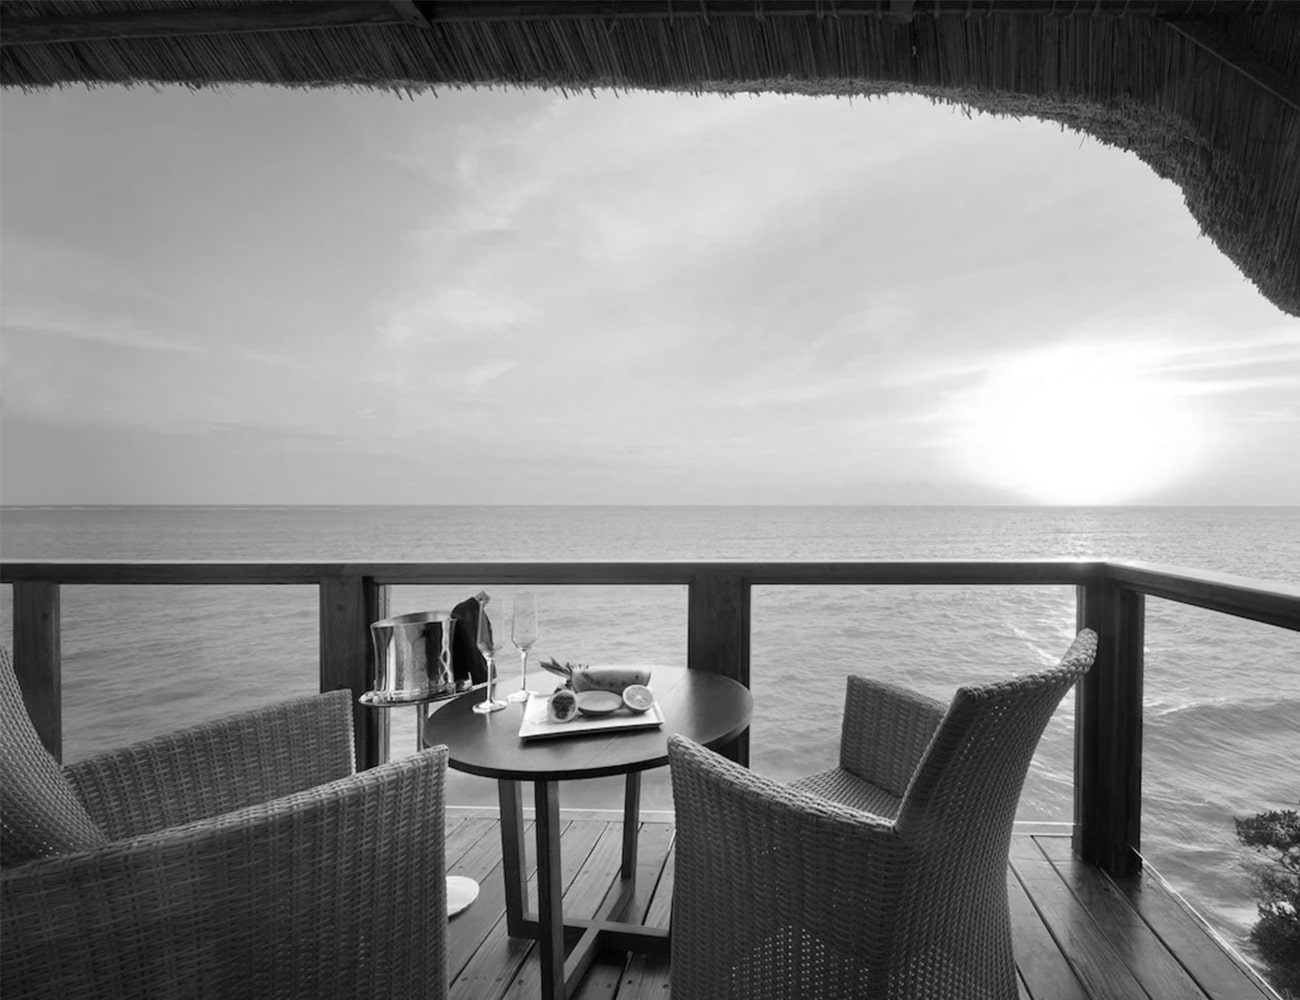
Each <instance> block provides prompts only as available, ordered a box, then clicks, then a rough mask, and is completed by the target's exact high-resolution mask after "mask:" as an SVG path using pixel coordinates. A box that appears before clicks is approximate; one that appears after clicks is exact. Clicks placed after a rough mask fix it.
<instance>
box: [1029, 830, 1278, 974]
mask: <svg viewBox="0 0 1300 1000" xmlns="http://www.w3.org/2000/svg"><path fill="white" fill-rule="evenodd" d="M1051 850H1052V851H1053V852H1056V853H1059V852H1061V850H1062V848H1060V847H1059V846H1053V847H1052V848H1051ZM1066 850H1067V851H1068V848H1066ZM1112 884H1114V885H1115V887H1116V889H1117V890H1118V892H1119V893H1120V894H1121V895H1122V896H1123V897H1124V898H1125V899H1126V900H1127V901H1128V903H1129V906H1130V907H1132V909H1133V911H1134V912H1135V913H1136V914H1137V915H1138V916H1139V917H1141V919H1142V920H1143V921H1144V922H1145V923H1146V924H1147V926H1148V927H1149V928H1150V929H1151V931H1152V933H1154V935H1155V936H1156V937H1157V938H1158V939H1159V940H1160V942H1161V944H1162V945H1163V946H1164V948H1165V949H1166V950H1167V951H1168V953H1169V954H1170V956H1171V957H1172V958H1173V960H1174V961H1176V962H1177V963H1178V964H1179V965H1181V966H1182V968H1183V969H1184V971H1185V972H1186V973H1187V974H1188V976H1189V977H1190V978H1191V979H1192V980H1193V981H1195V983H1196V984H1197V986H1198V987H1199V988H1200V989H1201V990H1202V991H1203V992H1204V994H1205V995H1206V996H1209V997H1213V998H1214V1000H1273V998H1274V997H1276V994H1275V993H1274V992H1273V991H1272V990H1270V989H1269V988H1268V986H1266V985H1265V984H1263V982H1262V981H1261V980H1260V979H1259V977H1258V975H1257V974H1256V973H1255V972H1254V971H1253V970H1252V969H1250V967H1249V966H1247V965H1246V964H1245V963H1244V962H1243V961H1242V960H1241V959H1240V958H1239V957H1238V956H1236V955H1234V954H1233V953H1232V952H1231V951H1230V950H1229V949H1227V947H1226V945H1225V944H1224V942H1222V941H1221V940H1220V939H1219V938H1218V937H1217V936H1216V935H1215V934H1214V932H1213V931H1211V930H1210V929H1209V927H1207V926H1206V925H1205V923H1204V921H1203V920H1202V919H1201V918H1200V917H1199V916H1197V915H1196V914H1195V913H1193V912H1191V911H1190V910H1189V908H1188V907H1187V905H1186V904H1185V903H1183V902H1182V901H1181V900H1180V899H1179V898H1178V897H1177V896H1176V895H1175V894H1174V893H1173V892H1172V891H1171V890H1170V889H1169V888H1168V887H1167V886H1166V885H1165V884H1164V883H1163V881H1162V880H1161V879H1160V877H1159V876H1158V875H1155V874H1153V873H1152V872H1150V871H1145V870H1144V871H1143V872H1141V873H1139V874H1138V875H1136V876H1134V877H1133V878H1132V879H1124V880H1121V881H1115V882H1113V883H1112Z"/></svg>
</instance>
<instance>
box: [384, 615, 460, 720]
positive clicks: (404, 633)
mask: <svg viewBox="0 0 1300 1000" xmlns="http://www.w3.org/2000/svg"><path fill="white" fill-rule="evenodd" d="M455 623H456V619H455V618H454V617H453V616H452V615H451V614H450V613H448V612H446V611H417V612H415V613H414V614H409V615H396V616H394V617H392V618H385V619H383V620H382V621H377V622H373V623H372V624H371V626H370V638H371V640H372V641H373V642H374V646H375V689H374V690H373V691H367V692H366V693H365V694H364V695H362V696H361V700H362V701H363V702H366V703H369V704H393V703H396V702H405V701H422V700H425V699H429V698H444V697H447V696H449V695H452V694H455V693H456V677H455V671H454V669H453V663H452V652H451V648H452V647H451V636H452V631H453V628H454V626H455Z"/></svg>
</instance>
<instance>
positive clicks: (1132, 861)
mask: <svg viewBox="0 0 1300 1000" xmlns="http://www.w3.org/2000/svg"><path fill="white" fill-rule="evenodd" d="M1078 593H1079V596H1078V623H1079V627H1080V628H1091V629H1095V630H1096V632H1097V635H1098V640H1099V641H1098V644H1097V661H1096V663H1095V664H1094V666H1093V668H1092V670H1090V671H1089V672H1088V673H1087V674H1085V675H1084V677H1083V680H1082V681H1081V682H1080V683H1079V685H1078V688H1077V691H1078V694H1077V706H1078V707H1077V711H1076V714H1075V744H1074V851H1075V853H1076V854H1078V855H1079V857H1080V858H1082V859H1083V860H1084V861H1086V862H1088V863H1089V864H1093V865H1096V866H1097V867H1099V868H1101V869H1103V870H1104V871H1107V872H1110V873H1111V874H1113V875H1131V874H1134V873H1136V872H1137V871H1139V870H1140V869H1141V867H1142V858H1141V855H1140V853H1139V851H1140V850H1141V846H1142V673H1143V656H1142V652H1143V643H1144V639H1145V624H1146V610H1145V599H1144V597H1143V595H1142V594H1140V593H1137V592H1136V591H1131V590H1127V589H1124V588H1122V587H1120V586H1119V585H1117V584H1115V583H1113V582H1112V581H1110V580H1108V579H1106V578H1104V577H1103V578H1101V579H1100V580H1097V581H1094V582H1092V583H1089V584H1086V585H1084V586H1081V587H1079V592H1078Z"/></svg>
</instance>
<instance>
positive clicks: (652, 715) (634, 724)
mask: <svg viewBox="0 0 1300 1000" xmlns="http://www.w3.org/2000/svg"><path fill="white" fill-rule="evenodd" d="M548 701H550V696H549V695H540V694H535V695H533V696H532V697H531V698H529V699H528V703H527V704H526V705H525V706H524V717H523V720H522V721H521V722H520V723H519V738H520V739H524V740H542V739H551V738H553V737H557V736H581V735H583V734H584V733H600V732H606V731H618V730H620V729H654V728H655V727H657V726H662V725H663V724H664V713H663V710H662V709H660V707H659V702H657V701H656V702H655V703H654V704H653V705H651V706H650V708H649V709H647V710H646V711H644V712H641V713H640V714H639V715H638V714H637V713H635V712H632V711H630V710H628V709H626V708H624V709H620V710H619V711H617V712H614V713H613V714H612V715H600V716H587V715H577V716H574V717H573V718H572V719H570V720H569V721H568V722H555V721H553V720H552V719H551V718H550V716H548V715H547V702H548Z"/></svg>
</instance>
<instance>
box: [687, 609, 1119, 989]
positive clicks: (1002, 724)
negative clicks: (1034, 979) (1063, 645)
mask: <svg viewBox="0 0 1300 1000" xmlns="http://www.w3.org/2000/svg"><path fill="white" fill-rule="evenodd" d="M1096 642H1097V637H1096V635H1095V634H1094V633H1093V632H1091V631H1089V630H1084V631H1083V632H1080V633H1079V635H1078V636H1077V637H1076V638H1075V641H1074V643H1073V644H1072V645H1071V647H1070V649H1069V651H1068V652H1067V653H1066V655H1065V657H1064V658H1063V659H1062V661H1061V663H1060V665H1059V666H1057V667H1056V668H1054V669H1052V670H1047V671H1044V672H1042V673H1038V674H1034V675H1032V676H1026V677H1019V678H1015V679H1012V680H1009V681H1004V682H1002V683H997V684H988V685H982V686H978V687H963V688H961V689H959V690H958V692H957V694H956V695H955V696H954V697H953V699H952V702H951V704H950V705H949V707H948V710H947V712H946V713H943V714H942V717H940V712H941V709H942V706H940V705H938V704H937V703H933V702H930V703H928V704H926V703H923V702H922V701H917V703H916V704H915V705H911V704H910V702H909V701H908V699H906V698H903V699H899V698H898V697H896V695H897V692H891V694H890V696H889V700H890V702H891V703H892V704H894V705H895V706H896V707H898V708H899V711H900V712H901V714H902V715H903V716H909V715H910V716H911V717H912V718H913V721H914V723H915V725H916V726H918V727H924V728H923V729H919V730H918V732H919V733H920V734H921V735H919V736H918V739H917V740H905V739H900V740H892V739H884V738H881V739H876V738H875V737H872V738H870V739H869V740H868V743H870V742H872V741H873V740H874V742H875V743H878V744H879V748H880V750H881V752H882V753H883V752H885V748H887V747H889V746H891V745H896V746H903V747H908V746H912V745H915V746H916V747H917V748H918V749H917V751H916V753H911V751H910V750H908V751H907V752H908V753H909V754H910V758H911V760H912V761H915V762H916V763H915V767H914V768H913V769H912V774H911V778H910V780H908V781H907V782H906V783H905V784H904V783H903V782H902V781H901V779H900V780H899V781H898V782H897V784H896V785H895V787H899V788H900V790H901V791H902V792H903V794H902V798H901V801H899V800H898V799H897V798H894V797H893V796H892V795H891V794H890V788H887V787H880V788H878V790H877V791H876V792H875V793H873V794H874V795H875V796H876V797H878V798H880V799H881V801H886V800H889V799H891V798H892V799H893V802H894V803H895V804H897V806H898V811H897V817H896V818H895V815H894V811H893V809H892V808H891V809H889V810H887V811H886V812H885V813H883V814H881V813H873V812H872V811H871V809H870V808H869V807H864V806H863V805H861V804H859V803H860V802H862V801H865V800H868V799H870V798H871V795H866V796H865V798H864V796H863V795H857V794H855V795H853V796H850V797H851V798H852V799H853V801H845V800H843V799H841V800H836V799H835V798H834V797H827V796H826V795H825V794H822V793H820V792H819V791H818V789H819V788H822V787H825V788H829V789H831V790H837V791H840V790H842V785H841V784H837V783H836V781H835V780H832V781H830V782H829V783H828V784H826V785H822V784H821V783H820V782H817V781H814V782H813V783H812V784H811V785H809V784H804V783H796V785H801V787H796V786H787V785H782V784H780V783H778V782H776V781H773V780H772V779H770V778H766V777H764V776H762V775H758V774H755V773H754V772H752V771H749V770H748V769H746V768H743V767H741V766H740V765H738V764H735V763H733V762H731V761H729V760H726V759H724V758H722V757H720V756H719V755H717V754H715V753H713V752H712V751H709V750H706V749H704V748H703V747H699V746H697V745H695V744H692V743H690V742H689V741H687V740H683V739H682V738H681V737H677V736H674V737H670V739H669V762H670V765H671V767H672V776H673V798H674V806H675V808H676V811H677V856H676V857H677V876H676V882H675V884H674V897H673V959H672V960H673V967H672V990H673V997H674V1000H723V998H730V1000H1016V997H1017V988H1016V972H1015V965H1014V961H1013V956H1012V951H1011V928H1010V920H1009V913H1008V907H1007V883H1006V879H1007V867H1006V866H1007V856H1008V849H1009V847H1010V837H1011V828H1012V823H1013V821H1014V818H1015V812H1016V806H1017V804H1018V800H1019V796H1020V789H1021V786H1022V784H1023V782H1024V779H1025V775H1026V773H1027V772H1028V769H1029V764H1030V760H1031V759H1032V757H1033V754H1034V749H1035V747H1036V746H1037V744H1038V741H1039V738H1040V736H1041V735H1042V733H1043V730H1044V728H1045V727H1046V725H1047V722H1048V720H1049V719H1050V718H1051V716H1052V713H1053V711H1054V710H1055V709H1056V707H1057V705H1058V704H1059V703H1060V701H1061V699H1062V697H1063V696H1064V695H1065V693H1066V692H1067V691H1068V690H1069V689H1070V686H1071V685H1072V684H1074V682H1075V681H1076V680H1077V679H1078V678H1079V676H1081V675H1082V674H1083V673H1084V672H1085V671H1087V670H1088V669H1089V668H1090V667H1091V665H1092V662H1093V657H1094V655H1095V652H1096ZM882 704H883V702H882ZM909 705H910V709H909ZM911 709H914V711H913V710H911ZM874 721H875V723H876V724H878V725H881V726H882V727H884V728H885V729H889V728H891V727H892V726H896V725H897V723H898V720H888V719H884V718H880V719H875V720H874ZM936 722H937V725H936ZM924 734H931V735H930V736H929V739H928V742H927V741H926V739H925V735H924ZM918 755H919V757H918ZM854 756H858V755H857V754H856V753H850V754H849V757H854ZM896 771H897V768H896V767H895V766H894V764H893V763H892V762H888V761H887V762H885V763H884V764H883V765H882V766H881V767H879V768H875V769H874V770H873V774H879V775H883V776H884V777H885V778H886V780H889V781H892V780H893V779H894V778H895V777H898V775H897V774H896V773H895V772H896ZM852 780H855V781H859V779H852ZM859 784H862V785H863V786H864V787H867V786H868V784H869V783H868V782H863V781H859Z"/></svg>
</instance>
